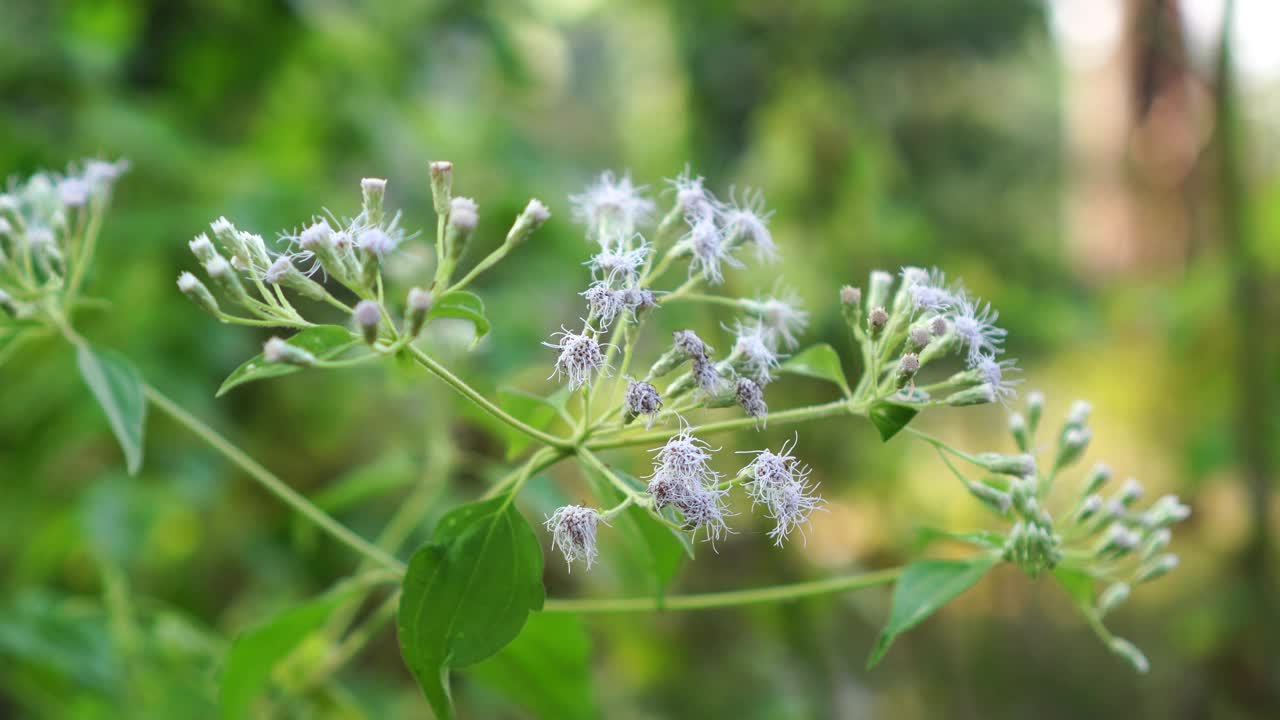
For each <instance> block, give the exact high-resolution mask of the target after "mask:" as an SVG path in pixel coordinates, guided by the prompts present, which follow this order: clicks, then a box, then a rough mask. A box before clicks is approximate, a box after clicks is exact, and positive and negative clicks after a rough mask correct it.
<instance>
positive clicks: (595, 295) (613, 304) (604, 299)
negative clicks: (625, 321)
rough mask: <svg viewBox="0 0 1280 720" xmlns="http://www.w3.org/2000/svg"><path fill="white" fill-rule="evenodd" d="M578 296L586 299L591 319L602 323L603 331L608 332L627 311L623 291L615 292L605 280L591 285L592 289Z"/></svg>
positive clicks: (589, 288)
mask: <svg viewBox="0 0 1280 720" xmlns="http://www.w3.org/2000/svg"><path fill="white" fill-rule="evenodd" d="M578 294H579V295H581V296H582V297H584V298H586V300H587V309H588V310H589V311H590V312H591V317H593V318H595V319H597V320H599V321H600V329H601V330H607V329H608V328H609V326H610V325H612V324H613V321H614V320H615V319H616V318H617V317H618V314H619V313H621V312H622V311H623V310H624V309H625V303H624V297H625V296H624V294H623V291H621V290H614V289H613V288H611V287H609V283H607V282H605V281H603V280H597V281H595V282H593V283H591V285H590V287H588V288H587V289H586V290H584V291H582V292H581V293H578Z"/></svg>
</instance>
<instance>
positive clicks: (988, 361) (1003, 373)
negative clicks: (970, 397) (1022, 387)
mask: <svg viewBox="0 0 1280 720" xmlns="http://www.w3.org/2000/svg"><path fill="white" fill-rule="evenodd" d="M970 367H971V368H973V369H974V370H977V371H978V375H979V376H980V377H981V379H982V381H983V382H985V383H987V384H989V385H991V389H992V391H993V392H995V395H996V400H998V401H999V402H1000V404H1001V405H1004V406H1005V407H1008V405H1009V401H1010V400H1012V399H1014V398H1016V397H1017V396H1018V391H1017V390H1015V389H1014V388H1015V387H1016V386H1017V385H1018V384H1019V383H1021V382H1022V379H1021V378H1019V379H1016V380H1015V379H1011V378H1009V377H1008V375H1009V374H1010V373H1015V372H1018V371H1019V368H1018V361H1017V360H1014V359H1012V358H1010V359H1008V360H996V358H995V355H992V354H990V353H982V354H980V355H978V357H977V358H976V359H974V360H971V361H970Z"/></svg>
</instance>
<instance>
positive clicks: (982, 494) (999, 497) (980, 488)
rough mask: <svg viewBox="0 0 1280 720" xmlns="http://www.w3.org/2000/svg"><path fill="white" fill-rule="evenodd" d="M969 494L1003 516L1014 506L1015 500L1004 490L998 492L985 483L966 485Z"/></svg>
mask: <svg viewBox="0 0 1280 720" xmlns="http://www.w3.org/2000/svg"><path fill="white" fill-rule="evenodd" d="M965 487H967V488H968V490H969V493H970V494H971V495H973V496H974V497H975V498H977V499H978V500H979V501H981V502H982V503H983V504H984V505H987V506H988V507H991V508H993V509H995V510H996V511H997V512H999V513H1000V514H1001V515H1004V514H1006V513H1008V512H1009V507H1010V506H1011V505H1012V504H1013V498H1011V497H1010V496H1009V493H1007V492H1004V491H1003V490H997V489H996V488H993V487H991V486H990V485H988V484H986V483H983V482H971V483H966V484H965Z"/></svg>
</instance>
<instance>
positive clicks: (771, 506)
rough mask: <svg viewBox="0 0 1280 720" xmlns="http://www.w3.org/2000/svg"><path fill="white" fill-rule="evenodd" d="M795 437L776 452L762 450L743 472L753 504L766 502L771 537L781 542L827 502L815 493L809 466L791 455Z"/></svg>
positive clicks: (776, 541)
mask: <svg viewBox="0 0 1280 720" xmlns="http://www.w3.org/2000/svg"><path fill="white" fill-rule="evenodd" d="M794 447H795V441H794V440H792V441H790V442H789V443H787V444H784V445H783V446H782V450H781V451H779V452H778V453H774V452H772V451H770V450H761V451H759V453H758V454H757V455H756V458H755V460H753V461H751V464H750V465H748V466H747V467H745V468H743V470H742V472H743V474H745V475H746V476H747V477H749V478H750V482H748V483H746V485H745V487H746V490H747V495H748V496H749V497H750V498H751V501H752V505H753V506H754V505H764V506H765V507H766V508H767V511H768V516H769V517H770V518H772V519H773V521H774V528H773V530H771V531H769V537H771V538H773V540H774V543H775V544H777V545H782V543H783V542H785V541H786V540H787V538H788V537H790V535H791V532H792V531H793V530H797V529H800V531H801V535H803V534H804V531H803V529H801V526H802V525H803V524H804V523H805V522H807V521H808V520H809V516H810V515H812V514H813V511H814V510H817V509H819V508H820V507H821V506H822V504H823V503H824V502H825V501H824V500H823V499H822V498H821V497H819V496H818V495H817V494H815V491H816V490H817V486H816V485H814V484H811V483H810V482H809V473H810V469H809V467H808V466H807V465H804V464H803V463H801V462H800V461H799V460H797V459H796V458H795V457H793V456H792V455H791V450H792V449H793V448H794Z"/></svg>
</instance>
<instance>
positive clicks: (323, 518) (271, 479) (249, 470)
mask: <svg viewBox="0 0 1280 720" xmlns="http://www.w3.org/2000/svg"><path fill="white" fill-rule="evenodd" d="M143 391H144V392H145V393H146V396H147V400H149V401H150V402H151V404H152V405H154V406H155V407H156V408H157V409H159V410H161V411H162V412H164V413H165V414H166V415H168V416H169V417H171V418H173V420H175V421H176V422H177V423H178V424H179V425H182V426H183V427H185V428H186V429H187V430H189V431H191V433H192V434H194V435H195V436H196V437H199V438H200V439H201V440H203V441H204V442H205V443H206V444H208V445H209V447H211V448H213V449H214V450H216V451H217V452H218V453H219V454H221V455H222V456H223V457H225V458H226V459H227V460H229V461H231V463H232V464H234V465H236V466H237V467H239V468H240V469H241V470H243V471H244V472H245V473H246V474H248V475H249V477H251V478H253V479H254V480H256V481H257V482H258V484H259V485H261V486H262V487H264V488H266V489H267V491H268V492H270V493H271V494H273V495H275V496H276V497H277V498H279V499H280V500H282V501H284V503H285V504H286V505H288V506H289V507H291V508H293V509H294V510H296V511H297V512H298V513H300V514H301V515H302V516H303V517H305V518H307V519H308V520H310V521H311V522H313V523H315V524H316V526H317V527H319V528H320V529H321V530H324V531H325V532H327V533H329V535H330V536H332V537H333V538H334V539H335V540H337V541H338V542H340V543H342V544H343V545H346V546H347V547H348V548H350V549H351V550H354V551H355V552H357V553H359V554H360V555H363V556H364V557H366V558H369V559H370V560H373V561H375V562H377V563H378V564H379V565H383V566H385V567H387V568H390V569H392V570H395V571H396V572H398V573H403V572H404V569H405V566H404V563H402V562H400V561H399V560H397V559H395V558H394V557H392V556H391V555H389V554H387V553H386V552H385V551H384V550H382V549H381V548H379V547H377V546H375V545H374V544H372V543H370V542H369V541H368V540H365V539H364V538H362V537H360V536H359V535H357V534H355V533H354V532H353V531H352V530H351V529H350V528H348V527H347V526H345V525H343V524H342V523H340V522H338V521H337V520H335V519H334V518H333V516H331V515H329V514H328V513H326V512H325V511H323V510H321V509H320V508H318V507H316V506H315V505H314V504H312V502H311V501H310V500H308V499H307V498H305V497H303V496H302V495H301V494H299V493H298V492H297V491H296V490H294V489H293V488H291V487H289V486H288V485H286V484H285V483H284V481H283V480H281V479H280V478H278V477H276V476H275V475H274V474H272V473H271V471H269V470H267V469H266V468H264V467H263V466H262V465H259V464H258V462H257V461H255V460H254V459H253V458H251V457H249V456H248V455H246V454H245V453H244V451H243V450H241V449H240V448H238V447H236V446H235V445H233V444H231V443H230V442H229V441H227V439H226V438H224V437H222V436H221V435H219V434H218V433H217V431H215V430H214V429H213V428H211V427H209V426H208V425H205V424H204V423H203V422H201V421H200V420H199V419H198V418H196V417H195V416H193V415H191V414H190V413H188V412H187V411H186V410H185V409H183V408H182V407H181V406H179V405H178V404H177V403H175V402H173V401H172V400H170V399H169V398H168V397H166V396H165V395H164V394H163V393H161V392H160V391H159V390H156V389H155V388H154V387H151V386H150V385H144V386H143Z"/></svg>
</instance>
